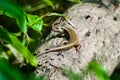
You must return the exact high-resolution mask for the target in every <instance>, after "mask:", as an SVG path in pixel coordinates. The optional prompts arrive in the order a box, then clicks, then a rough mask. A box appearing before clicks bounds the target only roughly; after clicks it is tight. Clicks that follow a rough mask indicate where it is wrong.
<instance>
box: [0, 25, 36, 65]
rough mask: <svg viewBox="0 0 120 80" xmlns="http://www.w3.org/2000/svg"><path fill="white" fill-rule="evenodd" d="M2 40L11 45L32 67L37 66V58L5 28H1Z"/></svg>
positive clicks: (0, 35) (0, 36)
mask: <svg viewBox="0 0 120 80" xmlns="http://www.w3.org/2000/svg"><path fill="white" fill-rule="evenodd" d="M0 39H1V40H3V41H5V42H7V43H9V44H11V45H12V46H13V47H14V48H15V49H16V50H17V51H18V52H19V53H21V54H22V55H23V56H24V57H25V59H26V60H28V62H30V64H31V65H32V66H35V67H36V66H37V64H38V62H37V59H36V57H35V56H33V55H32V53H31V52H30V51H29V50H27V49H26V48H25V46H23V45H22V44H21V42H20V41H19V40H18V39H17V38H16V37H15V36H14V35H13V34H11V33H9V32H8V31H7V30H5V29H4V28H1V27H0Z"/></svg>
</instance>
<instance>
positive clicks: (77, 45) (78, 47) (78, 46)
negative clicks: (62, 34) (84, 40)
mask: <svg viewBox="0 0 120 80" xmlns="http://www.w3.org/2000/svg"><path fill="white" fill-rule="evenodd" d="M81 47H82V45H81V44H80V43H77V44H76V45H75V49H76V51H77V52H78V53H80V48H81Z"/></svg>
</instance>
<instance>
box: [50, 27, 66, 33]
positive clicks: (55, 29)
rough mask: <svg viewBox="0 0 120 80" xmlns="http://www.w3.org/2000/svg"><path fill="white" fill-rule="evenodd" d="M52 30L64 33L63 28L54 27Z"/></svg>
mask: <svg viewBox="0 0 120 80" xmlns="http://www.w3.org/2000/svg"><path fill="white" fill-rule="evenodd" d="M52 30H53V31H55V32H63V31H64V30H63V28H62V27H58V26H54V27H52Z"/></svg>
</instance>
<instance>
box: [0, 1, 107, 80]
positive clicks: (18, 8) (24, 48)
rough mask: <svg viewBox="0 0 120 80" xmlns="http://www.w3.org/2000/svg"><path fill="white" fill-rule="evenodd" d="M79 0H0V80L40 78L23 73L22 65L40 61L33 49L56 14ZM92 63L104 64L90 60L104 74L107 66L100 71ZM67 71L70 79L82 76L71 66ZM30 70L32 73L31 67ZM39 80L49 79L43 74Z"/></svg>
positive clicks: (91, 66) (98, 74)
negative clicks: (72, 69) (71, 68)
mask: <svg viewBox="0 0 120 80" xmlns="http://www.w3.org/2000/svg"><path fill="white" fill-rule="evenodd" d="M80 2H81V1H80V0H21V1H20V0H0V17H1V19H0V20H1V21H0V80H8V79H9V78H11V80H25V79H29V80H34V79H35V80H37V79H36V78H34V77H33V76H34V75H32V78H31V75H29V74H24V70H23V71H22V68H20V66H21V65H23V64H27V65H28V64H30V65H31V66H30V65H28V66H29V67H30V69H31V68H32V70H33V67H37V65H38V61H37V59H36V57H35V56H34V55H33V53H32V51H34V50H35V48H36V46H37V44H38V42H39V39H41V38H42V37H43V36H44V34H45V32H47V31H48V30H49V29H50V25H51V23H52V22H53V21H54V20H55V19H56V17H57V16H63V17H65V16H64V15H62V14H60V13H63V12H64V11H65V10H66V9H67V8H68V7H69V6H71V5H73V4H74V3H80ZM16 3H18V4H19V5H18V4H16ZM66 5H67V6H66ZM51 16H52V17H51ZM93 65H97V67H98V69H100V70H102V68H101V67H100V66H99V65H98V64H96V63H94V62H93V63H90V67H89V68H90V69H91V70H93V71H94V72H95V73H96V75H97V77H98V78H99V77H100V76H101V75H100V74H104V75H105V72H104V70H103V72H102V71H100V73H98V72H97V71H96V68H97V67H93ZM13 66H14V67H13ZM28 66H27V67H28ZM32 66H33V67H32ZM18 69H19V70H18ZM11 71H12V73H11ZM65 72H66V75H68V76H69V77H70V79H71V80H81V77H79V76H78V75H76V74H75V73H72V71H71V70H65ZM27 73H30V74H31V72H30V70H28V71H27ZM6 75H7V77H6ZM26 76H27V77H26ZM28 76H29V78H28ZM100 79H102V78H100ZM38 80H46V79H45V78H44V77H43V76H41V77H39V78H38Z"/></svg>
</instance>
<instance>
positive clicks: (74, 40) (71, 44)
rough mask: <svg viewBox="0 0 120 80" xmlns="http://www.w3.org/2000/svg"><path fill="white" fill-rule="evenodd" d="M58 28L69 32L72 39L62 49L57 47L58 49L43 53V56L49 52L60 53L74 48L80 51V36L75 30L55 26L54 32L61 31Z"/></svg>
mask: <svg viewBox="0 0 120 80" xmlns="http://www.w3.org/2000/svg"><path fill="white" fill-rule="evenodd" d="M58 28H60V29H64V30H66V31H67V32H68V34H69V37H70V38H69V40H68V43H67V44H66V45H63V46H60V47H56V48H53V49H49V50H46V51H44V52H42V53H41V54H44V53H48V52H54V51H60V50H67V49H70V48H72V47H76V49H77V50H78V49H80V48H81V47H82V46H81V44H79V43H78V36H77V34H76V32H75V31H74V30H73V29H71V28H69V27H58V26H53V27H52V30H53V31H59V29H58ZM41 54H38V55H37V56H40V55H41Z"/></svg>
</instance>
